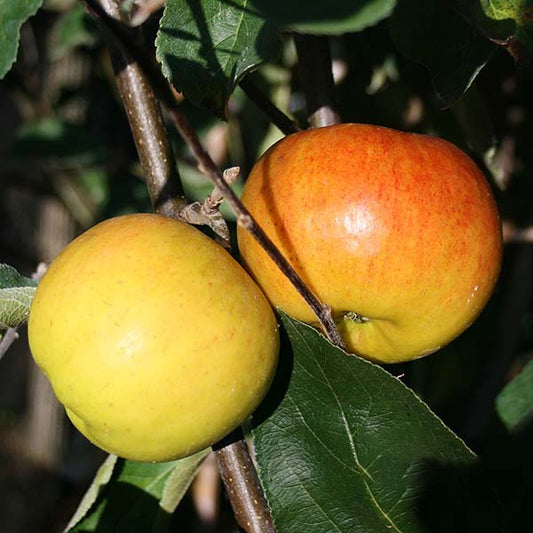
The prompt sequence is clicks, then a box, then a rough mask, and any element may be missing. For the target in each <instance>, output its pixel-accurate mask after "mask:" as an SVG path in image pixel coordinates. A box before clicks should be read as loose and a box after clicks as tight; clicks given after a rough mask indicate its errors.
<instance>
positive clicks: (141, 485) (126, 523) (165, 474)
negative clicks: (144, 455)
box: [67, 450, 210, 533]
mask: <svg viewBox="0 0 533 533" xmlns="http://www.w3.org/2000/svg"><path fill="white" fill-rule="evenodd" d="M209 451H210V450H203V451H201V452H198V453H197V454H195V455H192V456H190V457H186V458H185V459H180V460H179V461H170V462H167V463H139V462H136V461H126V460H124V459H118V461H117V463H116V465H115V468H114V472H113V475H112V477H111V480H109V481H108V482H107V483H106V485H105V487H104V490H100V493H99V495H98V497H97V498H96V500H95V501H92V502H91V500H92V499H93V497H92V495H91V496H87V495H86V498H87V502H90V503H91V504H92V505H89V506H88V509H85V512H86V514H85V515H84V516H83V519H82V520H81V521H79V522H77V523H74V517H73V520H72V526H71V529H67V531H72V532H76V533H81V532H83V533H88V532H90V531H98V533H145V532H146V531H150V532H153V533H163V532H165V531H167V529H168V525H169V520H170V517H171V514H172V513H173V512H174V510H175V508H176V506H177V505H178V503H179V502H180V501H181V499H182V498H183V496H184V495H185V493H186V491H187V488H188V487H189V485H190V483H191V482H192V480H193V479H194V476H195V474H196V472H197V470H198V468H199V466H200V464H201V463H202V461H203V460H204V459H205V457H206V456H207V455H208V453H209ZM99 474H100V472H99V473H98V474H97V477H98V475H99ZM93 486H94V482H93V485H91V488H90V489H89V492H91V491H92V492H94V490H95V489H94V487H93ZM100 488H101V487H97V489H100ZM87 511H88V512H87ZM79 512H80V514H81V512H82V511H80V510H79ZM77 513H78V511H77ZM75 516H76V515H75Z"/></svg>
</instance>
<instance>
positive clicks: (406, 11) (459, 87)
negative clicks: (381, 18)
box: [390, 0, 496, 107]
mask: <svg viewBox="0 0 533 533" xmlns="http://www.w3.org/2000/svg"><path fill="white" fill-rule="evenodd" d="M390 29H391V35H392V38H393V40H394V42H395V43H396V46H397V47H398V48H399V49H400V50H401V51H402V52H403V53H404V54H405V55H406V56H407V57H409V58H410V59H412V60H413V61H417V62H419V63H421V64H422V65H424V66H425V67H426V68H427V69H428V70H429V72H430V74H431V78H432V81H433V85H434V87H435V92H436V94H437V97H438V98H439V99H440V101H441V102H442V105H443V106H446V107H447V106H450V105H451V104H453V103H454V102H456V101H457V100H458V99H459V97H460V96H461V95H462V94H463V93H464V92H465V91H466V90H467V89H468V88H469V87H470V85H471V84H472V82H473V81H474V79H475V77H476V76H477V74H478V73H479V71H480V70H481V69H482V68H483V66H484V65H485V64H486V62H487V61H488V60H489V58H490V55H491V54H492V52H493V51H494V50H495V48H496V45H494V44H493V43H491V42H490V41H488V40H487V39H486V38H485V37H483V36H482V35H481V34H480V33H479V32H478V31H477V30H476V29H475V28H473V27H472V26H470V25H469V24H468V23H467V22H466V21H465V20H464V19H463V18H462V17H461V15H460V14H459V13H457V12H456V11H455V10H454V9H453V8H452V7H451V6H450V5H449V4H446V3H444V2H440V1H439V0H427V1H425V2H418V1H417V0H399V1H398V5H397V7H396V9H395V11H394V13H393V16H392V17H391V19H390Z"/></svg>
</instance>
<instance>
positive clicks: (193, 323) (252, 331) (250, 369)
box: [29, 214, 279, 461]
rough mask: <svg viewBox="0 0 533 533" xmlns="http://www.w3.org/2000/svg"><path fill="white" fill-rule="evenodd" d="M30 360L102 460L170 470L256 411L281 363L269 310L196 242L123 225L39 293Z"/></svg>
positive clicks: (206, 244) (84, 238) (175, 227)
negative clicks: (164, 464)
mask: <svg viewBox="0 0 533 533" xmlns="http://www.w3.org/2000/svg"><path fill="white" fill-rule="evenodd" d="M29 340H30V347H31V351H32V353H33V356H34V358H35V360H36V362H37V363H38V364H39V366H40V367H41V368H42V369H43V371H44V373H45V374H46V375H47V376H48V378H49V380H50V382H51V384H52V386H53V388H54V391H55V393H56V395H57V397H58V399H59V400H60V401H61V402H62V403H63V404H64V406H65V408H66V412H67V414H68V416H69V417H70V419H71V420H72V422H73V423H74V425H75V426H76V427H77V428H78V429H79V430H80V431H81V433H83V434H84V435H85V436H86V437H87V438H88V439H89V440H91V441H92V442H93V443H94V444H96V445H97V446H99V447H101V448H103V449H104V450H106V451H108V452H111V453H114V454H117V455H119V456H121V457H125V458H128V459H133V460H138V461H167V460H171V459H176V458H180V457H185V456H187V455H190V454H192V453H195V452H196V451H198V450H201V449H203V448H206V447H208V446H210V445H212V444H213V443H214V442H216V441H218V440H219V439H221V438H222V437H224V436H225V435H226V434H227V433H229V432H230V431H232V430H233V429H234V428H235V427H237V426H238V425H239V424H240V423H241V422H242V421H243V420H244V419H245V418H246V417H247V416H248V415H250V414H251V413H252V411H254V409H255V408H256V407H257V406H258V404H259V403H260V401H261V400H262V398H263V396H264V395H265V393H266V391H267V390H268V387H269V385H270V383H271V380H272V377H273V374H274V372H275V367H276V363H277V357H278V344H279V338H278V329H277V323H276V319H275V317H274V315H273V312H272V309H271V307H270V304H269V303H268V301H267V299H266V298H265V297H264V295H263V294H262V292H261V291H260V289H259V288H258V287H257V285H256V284H255V283H254V282H253V280H252V279H251V278H250V276H249V275H248V274H247V273H246V272H245V271H244V269H243V268H242V267H241V266H240V265H239V264H238V263H237V262H236V261H235V260H234V259H233V258H232V257H231V256H230V255H229V254H228V253H227V252H226V251H225V250H223V249H222V248H221V247H220V246H219V245H218V244H216V243H215V242H214V241H213V240H211V239H209V238H208V237H206V236H205V235H203V234H202V233H201V232H200V231H199V230H197V229H195V228H193V227H191V226H189V225H187V224H185V223H183V222H178V221H176V220H171V219H169V218H164V217H161V216H158V215H150V214H136V215H127V216H123V217H117V218H114V219H110V220H107V221H105V222H103V223H101V224H98V225H96V226H95V227H93V228H92V229H90V230H89V231H87V232H85V233H84V234H83V235H81V236H80V237H78V238H77V239H75V240H74V241H73V242H72V243H71V244H70V245H69V246H67V247H66V248H65V249H64V250H63V251H62V252H61V254H60V255H59V256H58V257H57V258H56V259H55V261H54V262H53V263H52V264H51V266H50V268H49V269H48V271H47V272H46V274H45V276H44V277H43V279H42V280H41V282H40V283H39V286H38V288H37V292H36V294H35V299H34V300H33V303H32V307H31V311H30V319H29Z"/></svg>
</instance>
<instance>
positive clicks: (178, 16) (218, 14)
mask: <svg viewBox="0 0 533 533" xmlns="http://www.w3.org/2000/svg"><path fill="white" fill-rule="evenodd" d="M280 44H281V43H280V38H279V34H278V31H277V29H276V28H275V27H274V26H272V25H271V24H270V23H268V22H266V21H265V20H264V19H262V18H261V17H259V16H257V14H256V13H254V12H253V11H252V10H250V9H249V6H248V0H237V1H235V2H231V3H229V2H228V3H226V2H222V1H220V0H207V1H204V2H188V1H186V0H169V1H168V2H167V4H166V7H165V13H164V15H163V18H162V19H161V24H160V28H159V34H158V37H157V56H158V58H159V60H160V61H161V63H162V66H163V72H164V73H165V75H166V76H167V77H168V78H169V79H170V81H172V83H173V84H174V86H175V87H176V89H177V90H178V91H182V92H183V94H184V95H185V96H186V97H187V98H190V99H191V100H192V101H193V102H196V103H200V104H203V105H206V106H207V107H209V108H211V109H212V110H213V111H215V112H216V113H217V115H219V116H222V117H223V116H225V105H226V102H227V100H228V98H229V97H230V95H231V93H232V92H233V89H234V88H235V86H236V85H237V83H238V82H239V80H240V79H241V78H242V77H243V76H244V75H245V74H246V72H248V71H249V70H251V69H253V68H255V67H257V66H258V65H259V64H261V63H263V62H264V61H268V60H274V59H276V57H277V56H278V55H279V52H280Z"/></svg>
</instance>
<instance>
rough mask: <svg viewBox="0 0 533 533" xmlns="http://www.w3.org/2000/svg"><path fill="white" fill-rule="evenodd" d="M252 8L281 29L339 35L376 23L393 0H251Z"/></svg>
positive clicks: (394, 0) (389, 9)
mask: <svg viewBox="0 0 533 533" xmlns="http://www.w3.org/2000/svg"><path fill="white" fill-rule="evenodd" d="M250 3H251V5H252V6H253V8H255V9H257V10H258V11H259V13H260V14H261V16H263V17H265V18H266V19H268V20H274V21H276V22H277V23H278V24H279V25H280V26H281V27H282V28H283V29H289V30H295V31H300V32H303V33H314V34H330V35H339V34H342V33H346V32H354V31H361V30H363V29H364V28H366V27H368V26H373V25H374V24H377V23H378V22H379V21H380V20H383V19H384V18H386V17H388V16H389V15H390V13H391V12H392V10H393V8H394V5H395V4H396V0H330V1H329V2H307V3H306V4H305V8H302V3H301V2H299V1H298V0H251V2H250Z"/></svg>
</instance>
